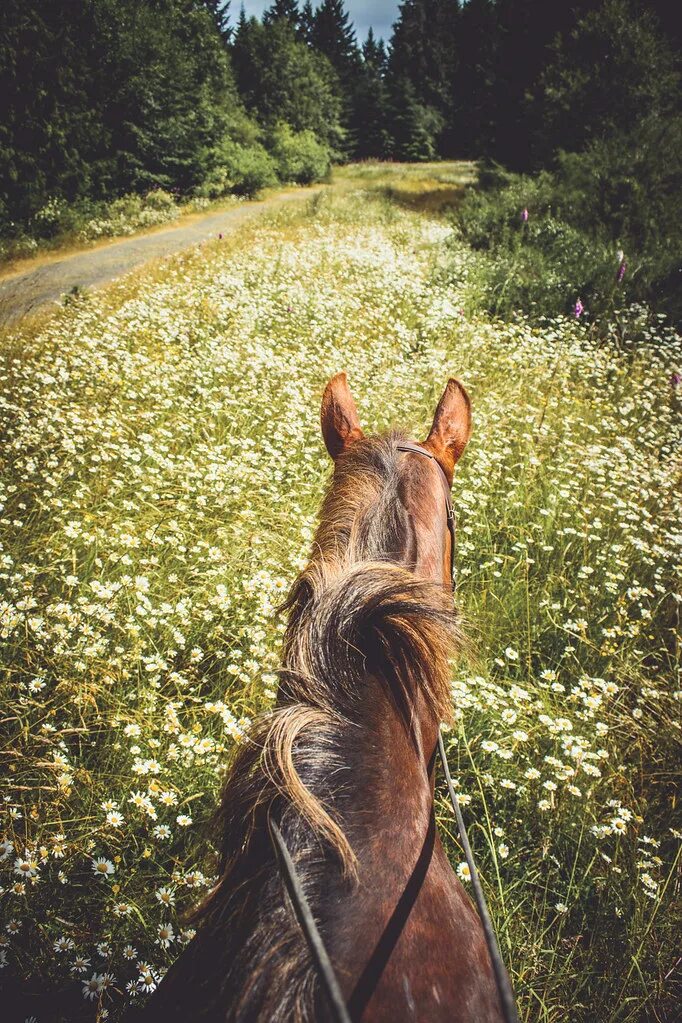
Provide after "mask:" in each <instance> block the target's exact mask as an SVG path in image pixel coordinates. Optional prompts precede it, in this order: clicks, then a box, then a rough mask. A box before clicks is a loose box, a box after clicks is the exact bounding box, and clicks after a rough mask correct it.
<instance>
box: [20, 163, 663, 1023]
mask: <svg viewBox="0 0 682 1023" xmlns="http://www.w3.org/2000/svg"><path fill="white" fill-rule="evenodd" d="M393 174H394V176H395V179H396V180H395V181H394V182H393V184H394V185H395V186H396V188H397V187H399V184H400V169H399V168H396V169H395V170H394V172H393ZM377 182H378V174H377V181H375V180H374V179H373V178H372V176H371V175H369V174H367V173H365V174H364V176H363V177H359V178H358V180H357V182H356V185H355V186H353V184H352V181H351V180H350V179H346V188H345V189H341V190H334V189H332V190H330V192H329V193H328V194H326V195H324V196H322V195H320V196H316V197H314V198H313V199H311V200H310V202H309V203H308V205H307V206H306V207H305V208H301V209H295V210H294V209H291V210H281V211H279V212H276V213H271V214H268V215H267V216H264V217H263V218H261V219H260V220H259V221H258V223H257V224H255V223H252V224H250V225H247V226H245V227H244V228H243V229H242V230H241V231H240V232H239V233H238V234H235V235H234V236H231V237H230V238H229V239H227V240H224V241H216V242H215V243H214V244H210V245H207V246H204V247H202V248H201V249H199V250H197V251H195V252H193V253H190V254H185V255H181V256H177V257H174V258H173V259H171V260H169V261H166V262H164V263H163V264H160V265H158V266H156V267H154V268H151V269H150V270H149V271H147V272H143V273H140V272H139V271H138V272H136V273H135V275H132V276H130V277H128V278H125V279H123V280H122V281H119V282H117V283H116V284H114V285H112V286H111V287H110V288H108V289H107V290H106V291H103V292H100V293H98V294H96V295H92V296H87V295H86V296H84V297H83V298H82V299H79V300H77V301H75V302H72V303H70V304H69V306H68V307H66V308H64V309H62V310H59V311H58V312H57V313H56V314H55V315H54V316H53V317H52V318H50V319H49V320H47V321H46V322H44V323H43V324H42V326H40V327H39V328H38V327H35V328H32V329H31V328H25V329H23V330H22V329H16V330H15V331H14V332H13V333H11V334H6V335H5V337H4V338H3V341H2V351H3V368H2V374H1V398H0V415H1V417H2V427H1V429H2V434H3V436H4V441H3V446H2V464H3V475H2V483H1V489H0V502H1V503H2V505H3V512H2V515H3V517H2V533H1V535H0V543H1V550H0V559H1V562H0V580H1V588H0V633H1V635H2V655H1V657H2V714H1V716H0V722H1V728H2V750H3V756H4V768H3V789H4V791H3V800H4V801H3V802H2V804H1V819H0V860H1V861H2V862H0V886H1V888H2V905H3V910H2V913H3V916H2V921H1V927H2V932H1V937H0V962H1V964H2V965H3V966H4V967H5V971H4V972H5V975H9V974H12V975H14V976H20V977H22V978H25V979H26V984H27V987H30V988H35V989H37V988H40V987H41V986H42V987H43V988H44V987H45V986H54V987H55V988H63V987H65V986H67V985H68V984H74V983H75V982H77V983H78V984H79V985H80V986H81V987H82V994H83V1001H84V1004H85V1005H87V1006H89V1008H90V1011H91V1014H92V1018H93V1019H95V1018H98V1019H104V1018H106V1017H107V1016H108V1017H109V1018H110V1019H115V1018H118V1016H119V1014H120V1012H121V1009H122V1007H123V1006H124V1005H125V1004H126V1003H127V1002H129V1001H131V1000H139V999H142V998H144V996H145V993H146V992H148V991H150V990H153V988H154V986H155V984H156V983H158V980H159V978H160V977H161V976H162V974H163V971H164V970H165V969H166V968H167V966H168V965H169V963H170V962H172V960H173V958H174V957H176V956H177V955H178V954H179V953H180V951H181V950H182V947H183V945H184V944H186V943H187V941H188V940H190V937H191V934H192V932H191V929H190V928H188V927H187V926H186V925H185V923H184V922H183V911H185V910H186V909H187V908H188V907H189V906H191V905H192V904H193V903H194V902H195V901H196V900H197V899H198V898H200V897H201V896H202V895H203V894H204V893H205V891H206V889H207V886H209V885H210V884H211V879H212V870H213V860H212V854H211V842H210V835H209V834H208V833H207V830H206V829H205V824H206V822H207V821H208V819H209V816H210V814H211V811H212V809H213V806H214V802H215V798H216V791H217V789H218V787H219V785H220V782H221V778H222V776H223V773H224V770H225V766H226V764H227V763H228V762H229V760H230V757H231V755H232V753H233V751H234V749H235V747H236V746H237V744H239V742H240V741H242V738H243V734H244V728H245V726H246V724H247V723H248V721H249V719H250V718H252V717H253V715H254V714H255V713H257V712H258V711H259V710H262V709H264V708H267V707H268V706H270V705H271V704H272V701H273V698H274V695H275V687H276V676H275V674H274V670H275V668H276V666H277V657H278V643H279V640H280V637H281V632H282V628H283V624H282V622H281V620H280V619H279V617H278V616H277V614H276V613H275V609H276V607H277V605H278V603H279V602H280V600H281V599H282V596H283V594H284V593H285V592H286V590H287V587H288V585H289V583H290V582H291V580H292V579H293V577H294V576H295V574H296V573H297V571H298V570H299V569H300V567H301V566H302V565H303V563H304V559H305V557H306V553H307V550H308V547H309V543H310V538H311V535H312V531H313V528H314V523H315V516H316V511H317V508H318V504H319V501H320V497H321V495H322V492H323V489H324V485H325V480H326V479H327V476H328V472H329V462H328V459H327V456H326V454H325V452H324V448H323V444H322V442H321V438H320V436H319V424H318V415H319V411H318V410H319V398H320V396H321V392H322V388H323V385H324V383H325V381H326V379H327V377H328V376H329V375H330V374H331V373H333V372H335V371H337V370H339V369H342V368H344V369H346V370H347V371H348V375H349V379H350V382H351V386H352V388H353V390H354V393H355V395H356V398H357V403H358V407H359V410H360V415H361V418H362V419H363V421H364V423H365V424H366V426H367V427H369V428H373V429H383V428H385V427H387V426H388V425H389V424H391V423H397V424H398V425H403V426H406V427H408V428H411V429H414V431H415V436H416V437H417V438H421V437H423V436H424V435H425V432H426V430H427V427H428V424H429V423H430V420H431V417H432V412H433V407H434V405H435V402H436V401H437V399H438V396H439V395H440V393H441V391H442V388H443V385H444V382H445V381H446V380H447V377H448V376H449V375H453V374H456V375H458V376H460V377H461V378H462V379H463V381H464V382H465V384H466V386H467V387H468V389H469V391H470V393H471V396H472V400H473V404H474V417H475V418H474V434H473V437H472V440H471V443H470V446H469V449H468V451H467V453H466V456H465V458H464V459H463V461H462V463H461V466H460V468H459V469H458V473H457V477H456V481H455V487H454V495H453V501H454V505H455V509H456V511H457V516H458V551H457V557H458V565H459V594H458V599H459V600H460V602H461V604H462V607H463V609H464V612H465V614H466V617H467V619H468V622H469V626H468V631H469V633H470V635H471V637H472V640H473V645H474V650H475V653H474V654H473V656H472V657H471V658H470V659H469V660H468V661H466V662H461V663H460V664H458V665H457V666H456V667H455V668H454V670H453V700H454V704H455V707H456V715H457V724H456V726H455V727H454V728H452V729H451V730H450V731H449V732H448V734H447V739H448V745H449V748H450V758H451V768H452V771H453V775H455V776H456V779H457V784H458V786H459V788H460V791H461V792H462V795H463V803H464V804H465V814H466V816H467V820H468V821H471V822H472V824H471V839H472V843H473V845H474V848H475V852H476V855H477V858H478V860H479V863H480V867H481V871H482V874H483V877H484V882H485V887H486V892H487V894H488V896H489V900H490V904H491V910H492V913H493V916H494V918H495V922H496V925H497V927H498V930H499V934H500V941H501V945H502V948H503V952H504V954H505V957H506V959H507V961H508V963H509V966H510V970H511V974H512V979H513V981H514V984H515V987H516V989H517V992H518V996H519V1001H520V1006H521V1015H522V1018H523V1019H524V1020H526V1021H547V1023H550V1021H552V1023H553V1021H557V1023H558V1021H562V1023H563V1021H565V1020H570V1021H585V1023H589V1021H603V1023H623V1021H643V1020H672V1019H673V1018H674V1013H675V1008H674V1007H675V1004H676V1002H675V997H676V995H675V977H676V974H675V970H676V960H677V958H678V955H677V953H676V952H675V937H674V936H675V924H676V921H675V900H676V898H679V872H678V867H679V861H680V839H681V838H682V823H681V822H680V820H679V811H677V813H678V816H677V819H676V818H675V814H676V783H677V780H678V769H679V752H680V745H679V743H680V737H681V736H680V709H681V699H682V685H681V684H680V587H679V566H680V562H681V558H682V527H681V525H680V497H679V495H680V489H679V484H680V468H681V460H680V439H681V435H682V428H681V418H680V408H681V404H682V402H681V398H680V393H679V390H678V388H677V387H676V381H677V380H678V377H676V376H675V374H677V373H679V372H680V370H681V369H682V342H681V340H680V338H679V337H678V336H677V335H675V333H674V332H673V331H672V330H671V329H670V328H669V327H668V326H666V324H665V322H663V321H661V320H660V319H657V318H655V317H653V316H651V314H649V313H648V312H647V311H646V310H645V309H643V308H640V307H637V308H633V309H631V310H629V311H628V312H627V314H625V318H624V319H623V318H622V317H621V322H620V323H619V325H618V331H617V334H616V332H615V330H614V337H613V339H612V338H610V337H609V336H604V335H603V334H602V336H601V337H600V338H599V339H597V338H595V337H593V335H592V332H591V330H590V327H589V320H587V319H586V318H585V317H583V318H581V319H576V318H575V317H573V318H570V317H566V318H563V317H561V318H556V319H552V320H550V321H548V322H547V323H546V324H545V325H544V326H542V327H538V326H531V325H530V324H528V323H527V322H526V321H525V320H524V319H523V318H520V317H519V318H517V319H516V320H514V321H512V322H506V323H504V322H491V321H490V319H488V318H485V317H484V316H483V315H482V314H479V313H478V312H477V311H476V307H475V303H474V302H473V300H472V298H471V296H472V294H474V293H475V290H476V289H475V280H476V274H477V272H478V268H479V263H478V261H479V259H480V256H478V255H476V254H474V253H472V252H471V251H470V250H469V249H468V248H467V247H466V246H465V245H464V244H463V243H462V242H460V241H458V239H457V237H456V235H455V234H454V233H453V230H452V229H451V227H450V226H449V223H448V221H447V219H443V218H437V217H435V216H424V215H423V214H421V213H420V212H419V211H418V210H417V209H415V208H412V209H410V208H405V207H406V205H407V204H401V203H400V202H396V201H395V200H396V195H395V194H393V200H392V201H390V200H389V199H387V197H386V191H385V189H384V188H383V187H382V188H379V187H378V183H377ZM443 182H444V186H447V173H446V171H443ZM411 188H412V192H414V174H413V177H412V185H411ZM412 199H414V195H413V194H412ZM409 205H411V206H413V207H414V205H415V204H414V202H413V201H412V202H411V203H410V204H409ZM588 312H589V310H588ZM438 817H439V823H440V825H441V827H442V832H443V834H444V835H445V836H446V841H447V843H448V846H449V848H450V850H451V852H452V857H453V862H454V864H455V865H456V866H457V867H458V870H459V872H460V874H461V875H462V876H466V870H465V868H464V867H463V865H462V862H461V861H462V860H463V856H462V854H461V852H460V851H459V849H458V846H457V843H456V841H455V839H454V837H447V836H448V835H449V836H453V835H454V833H453V822H452V818H451V813H450V812H449V811H448V807H447V804H446V802H445V801H444V800H441V799H440V798H439V802H438ZM678 905H679V903H678ZM678 969H679V967H678ZM1 976H2V974H0V977H1ZM677 977H678V979H679V973H678V974H677ZM678 994H679V989H678ZM38 1023H40V1020H39V1021H38Z"/></svg>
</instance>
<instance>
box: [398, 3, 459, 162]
mask: <svg viewBox="0 0 682 1023" xmlns="http://www.w3.org/2000/svg"><path fill="white" fill-rule="evenodd" d="M459 16H460V6H459V0H403V3H402V4H401V5H400V8H399V12H398V19H397V21H396V23H395V25H394V26H393V35H392V37H391V42H390V52H389V61H388V87H389V93H390V96H391V103H392V106H393V109H394V117H395V118H397V119H398V121H399V122H400V125H399V127H398V128H397V129H396V133H395V134H396V138H401V137H404V133H405V130H406V125H407V124H409V123H419V124H420V137H421V138H422V142H421V143H420V144H419V146H418V147H417V148H418V149H419V151H424V150H425V149H427V150H429V151H431V150H435V151H440V152H441V153H442V154H443V155H445V154H446V153H447V151H448V149H449V148H450V146H449V140H448V139H447V137H443V133H444V131H445V129H446V128H447V126H448V125H449V124H450V123H451V121H452V110H453V99H454V97H453V81H454V75H455V69H456V61H457V52H458V48H457V32H458V27H459ZM405 105H406V106H405ZM403 107H404V109H403ZM408 108H409V109H408ZM427 125H428V128H427ZM425 131H428V132H434V131H435V133H436V134H435V135H434V137H433V138H432V140H431V143H430V144H429V145H428V146H424V144H423V137H424V134H423V133H424V132H425ZM404 141H405V139H404V138H403V142H404ZM401 145H402V143H401Z"/></svg>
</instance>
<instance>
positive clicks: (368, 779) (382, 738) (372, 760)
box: [352, 678, 439, 826]
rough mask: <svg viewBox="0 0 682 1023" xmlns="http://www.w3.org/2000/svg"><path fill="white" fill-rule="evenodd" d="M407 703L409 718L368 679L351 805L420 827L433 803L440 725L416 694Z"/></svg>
mask: <svg viewBox="0 0 682 1023" xmlns="http://www.w3.org/2000/svg"><path fill="white" fill-rule="evenodd" d="M411 702H412V706H411V713H410V715H409V718H408V717H407V715H406V714H405V713H404V712H403V711H402V710H401V709H400V708H399V707H398V705H397V704H396V702H395V701H394V700H393V698H392V695H391V694H390V693H389V692H388V691H387V687H386V686H385V685H384V684H383V682H382V681H381V680H378V679H372V678H370V679H368V684H367V687H366V692H365V697H364V698H363V700H362V705H361V714H360V717H359V721H360V723H359V728H358V731H359V736H358V738H357V739H356V741H355V743H354V747H355V749H354V757H353V760H354V763H353V765H352V766H353V768H354V770H353V776H354V778H355V779H356V784H354V786H353V788H354V795H353V802H356V803H362V802H365V803H366V804H367V805H368V806H369V805H373V806H374V807H375V808H376V811H377V812H378V813H382V812H383V813H390V814H391V815H392V816H395V815H396V814H397V815H399V816H402V815H403V814H404V815H405V818H406V820H409V821H410V826H412V825H413V824H414V825H417V826H422V825H423V824H424V821H425V820H426V819H427V818H428V817H429V816H430V814H431V806H432V803H433V788H434V773H435V772H434V770H433V768H434V759H435V758H434V752H435V750H436V744H437V741H438V728H439V722H438V721H436V720H435V718H434V716H433V713H432V711H431V710H430V708H429V707H428V705H427V702H426V700H425V699H424V697H423V696H422V695H421V693H419V692H417V693H415V694H413V696H412V701H411Z"/></svg>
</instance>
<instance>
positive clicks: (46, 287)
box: [0, 186, 324, 326]
mask: <svg viewBox="0 0 682 1023" xmlns="http://www.w3.org/2000/svg"><path fill="white" fill-rule="evenodd" d="M321 187H324V186H317V187H313V188H297V189H296V190H295V191H291V192H283V193H280V194H279V195H275V196H272V197H271V198H268V199H265V200H263V201H262V202H253V203H244V204H243V205H242V206H239V207H237V208H236V209H231V210H223V211H222V212H220V213H209V214H207V215H206V216H203V217H200V218H198V219H196V218H194V217H193V218H192V220H191V222H189V223H186V222H185V223H183V222H180V223H179V224H177V225H175V226H173V227H168V228H164V229H163V230H161V231H154V232H153V233H150V234H145V235H138V236H136V237H134V238H126V239H122V240H119V241H113V242H112V243H111V244H110V245H106V246H104V247H101V248H97V249H84V250H83V251H82V252H74V253H72V254H70V255H68V256H64V257H63V258H62V259H54V258H52V259H48V260H46V261H45V262H44V263H40V264H39V265H37V266H35V267H33V268H31V269H29V270H24V271H22V272H19V273H18V274H16V275H15V276H12V277H7V278H6V279H5V280H0V325H1V326H9V325H11V324H13V323H16V321H17V320H20V319H21V318H22V317H23V316H26V315H28V314H29V313H34V312H37V311H38V310H39V309H41V308H42V307H44V306H46V305H49V304H50V303H52V302H57V301H59V299H60V298H61V297H62V295H64V294H66V293H67V292H69V291H71V290H72V289H73V288H76V287H78V288H93V287H97V286H98V285H101V284H106V283H107V281H110V280H112V279H113V278H114V277H120V276H121V274H124V273H127V271H128V270H132V269H133V268H134V267H136V266H139V265H140V264H142V263H146V262H148V261H149V260H151V259H158V258H159V257H160V256H167V255H170V254H171V253H173V252H178V251H179V250H180V249H186V248H189V247H190V246H191V245H198V244H199V243H200V242H202V241H206V239H208V238H215V237H216V236H217V235H218V234H221V233H222V234H227V233H229V232H232V231H235V230H236V229H237V228H238V227H240V226H241V225H242V224H244V223H245V222H246V221H248V220H252V219H253V218H254V217H257V216H259V215H260V214H261V212H262V211H263V210H267V209H271V208H272V207H274V206H277V205H279V204H281V203H287V202H297V201H301V200H303V199H308V198H310V196H311V195H314V194H315V193H316V192H319V191H320V188H321Z"/></svg>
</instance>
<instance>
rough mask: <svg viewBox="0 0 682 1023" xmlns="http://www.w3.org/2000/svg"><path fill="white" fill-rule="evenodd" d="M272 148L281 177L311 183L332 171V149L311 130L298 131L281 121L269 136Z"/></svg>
mask: <svg viewBox="0 0 682 1023" xmlns="http://www.w3.org/2000/svg"><path fill="white" fill-rule="evenodd" d="M270 152H271V154H272V157H273V159H274V161H275V165H276V167H277V173H278V175H279V177H280V179H281V180H282V181H295V182H297V183H298V184H300V185H309V184H311V183H312V182H313V181H320V180H321V179H322V178H324V177H325V176H326V175H327V174H328V173H329V166H330V159H329V149H328V147H327V146H325V145H324V143H322V142H319V141H318V140H317V139H316V138H315V135H314V134H313V132H312V131H309V130H306V131H298V132H295V131H293V129H292V128H291V127H290V126H289V125H288V124H278V125H277V127H276V128H275V129H274V131H273V132H272V135H271V138H270Z"/></svg>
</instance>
